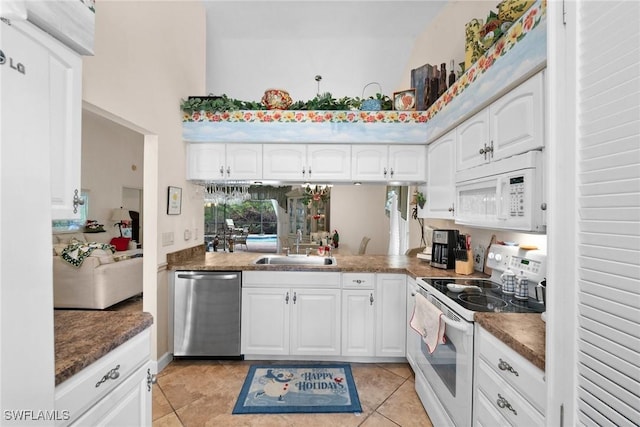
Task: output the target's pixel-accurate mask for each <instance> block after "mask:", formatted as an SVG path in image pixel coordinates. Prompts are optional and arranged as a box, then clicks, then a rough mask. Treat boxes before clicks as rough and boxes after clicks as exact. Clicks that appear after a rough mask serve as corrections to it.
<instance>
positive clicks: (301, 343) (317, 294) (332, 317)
mask: <svg viewBox="0 0 640 427" xmlns="http://www.w3.org/2000/svg"><path fill="white" fill-rule="evenodd" d="M292 292H293V296H292V303H293V306H292V313H291V316H292V317H291V354H295V355H308V356H338V355H340V290H339V289H295V288H294V289H293V291H292Z"/></svg>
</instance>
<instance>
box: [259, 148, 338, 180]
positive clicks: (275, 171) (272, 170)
mask: <svg viewBox="0 0 640 427" xmlns="http://www.w3.org/2000/svg"><path fill="white" fill-rule="evenodd" d="M350 158H351V146H350V145H348V144H313V145H312V144H303V145H300V144H265V145H264V173H263V178H264V179H268V180H289V181H303V180H306V181H328V182H335V181H348V180H350V179H351V164H350V163H349V159H350Z"/></svg>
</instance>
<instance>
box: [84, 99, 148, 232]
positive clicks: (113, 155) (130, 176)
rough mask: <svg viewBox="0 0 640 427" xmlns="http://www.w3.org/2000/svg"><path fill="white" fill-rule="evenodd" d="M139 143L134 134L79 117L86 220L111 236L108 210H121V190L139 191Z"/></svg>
mask: <svg viewBox="0 0 640 427" xmlns="http://www.w3.org/2000/svg"><path fill="white" fill-rule="evenodd" d="M143 142H144V140H143V136H142V135H141V134H139V133H137V132H134V131H132V130H130V129H127V128H125V127H123V126H120V125H117V124H115V123H113V122H111V121H109V120H107V119H105V118H102V117H100V116H97V115H96V114H94V113H91V112H87V111H84V112H83V114H82V179H81V182H82V189H83V190H87V191H88V192H89V212H88V218H89V219H95V220H97V221H98V222H99V223H100V224H104V226H105V230H107V231H109V232H111V233H112V234H114V233H113V232H112V230H113V229H114V226H113V222H112V221H111V220H110V217H111V210H112V209H114V208H118V207H120V206H124V204H123V191H122V189H123V187H129V188H138V189H142V188H143V181H142V178H143V170H144V169H143V159H144V153H143V147H144V146H143ZM133 166H135V168H134V167H133ZM134 169H135V170H134ZM115 230H116V232H115V234H117V227H116V228H115Z"/></svg>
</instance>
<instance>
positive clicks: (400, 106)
mask: <svg viewBox="0 0 640 427" xmlns="http://www.w3.org/2000/svg"><path fill="white" fill-rule="evenodd" d="M393 109H394V110H398V111H411V110H415V109H416V90H415V89H407V90H403V91H400V92H394V93H393Z"/></svg>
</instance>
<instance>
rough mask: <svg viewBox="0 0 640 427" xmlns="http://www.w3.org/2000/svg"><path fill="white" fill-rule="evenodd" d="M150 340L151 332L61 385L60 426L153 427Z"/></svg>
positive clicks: (57, 404) (57, 400) (57, 394)
mask: <svg viewBox="0 0 640 427" xmlns="http://www.w3.org/2000/svg"><path fill="white" fill-rule="evenodd" d="M150 339H151V334H150V331H149V330H148V329H147V330H145V331H143V332H141V333H140V334H138V335H136V336H135V337H133V338H131V339H130V340H129V341H127V342H125V343H124V344H122V345H120V346H119V347H117V348H116V349H114V350H113V351H111V352H110V353H108V354H107V355H105V356H104V357H102V358H100V359H99V360H97V361H96V362H94V363H92V364H91V365H89V366H88V367H86V368H85V369H83V370H82V371H80V372H79V373H78V374H76V375H74V376H73V377H71V378H69V379H68V380H66V381H64V382H63V383H61V384H60V385H58V386H57V387H56V390H55V408H56V411H58V413H59V414H61V415H62V416H60V417H58V418H60V419H59V420H58V421H57V422H56V426H67V425H69V426H91V427H93V426H114V427H119V426H151V390H152V384H153V382H154V381H155V380H154V377H155V375H154V374H153V373H152V372H151V362H150V361H149V359H150ZM65 414H66V415H68V416H64V415H65ZM65 418H66V419H65Z"/></svg>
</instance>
